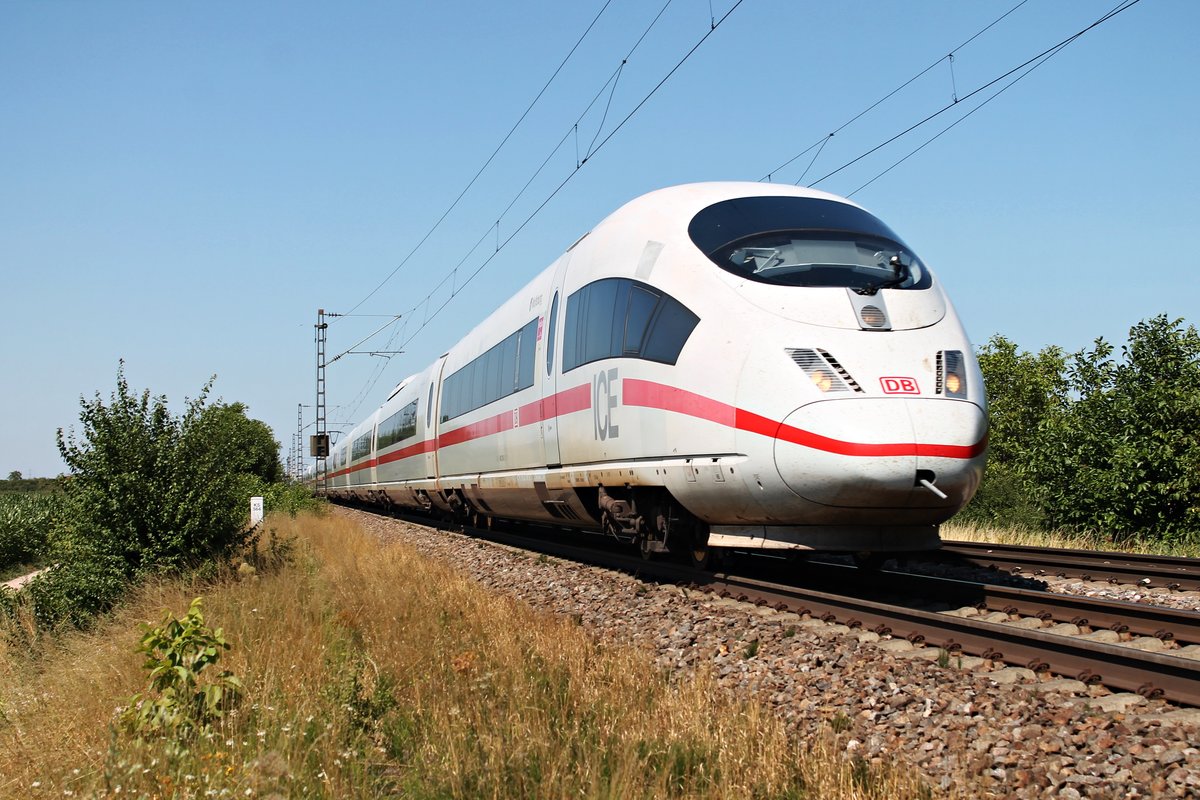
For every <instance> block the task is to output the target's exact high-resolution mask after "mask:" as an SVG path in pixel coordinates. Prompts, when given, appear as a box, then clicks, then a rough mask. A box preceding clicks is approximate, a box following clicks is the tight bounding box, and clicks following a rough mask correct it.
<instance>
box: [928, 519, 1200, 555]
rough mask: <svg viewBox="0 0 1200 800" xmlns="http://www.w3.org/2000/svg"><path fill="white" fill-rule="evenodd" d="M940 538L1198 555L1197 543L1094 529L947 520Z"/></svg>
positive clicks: (1080, 548)
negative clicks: (1114, 535) (1047, 528)
mask: <svg viewBox="0 0 1200 800" xmlns="http://www.w3.org/2000/svg"><path fill="white" fill-rule="evenodd" d="M941 537H942V539H947V540H957V541H963V542H990V543H994V544H1017V545H1026V546H1029V547H1058V548H1067V549H1071V550H1100V551H1105V552H1113V553H1149V554H1153V555H1164V556H1186V557H1188V558H1200V542H1195V541H1189V540H1182V541H1167V540H1165V539H1151V538H1126V539H1120V540H1114V539H1112V538H1110V537H1107V536H1104V535H1102V534H1100V533H1097V532H1085V533H1079V532H1074V531H1044V530H1038V529H1035V528H1024V527H1019V526H998V525H986V524H980V523H975V522H955V521H952V522H949V523H947V524H945V525H943V526H942V530H941Z"/></svg>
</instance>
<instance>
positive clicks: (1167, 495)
mask: <svg viewBox="0 0 1200 800" xmlns="http://www.w3.org/2000/svg"><path fill="white" fill-rule="evenodd" d="M979 359H980V366H981V368H982V370H983V373H984V383H985V385H986V387H987V392H988V402H989V405H990V412H989V413H990V418H991V432H990V447H989V463H988V468H987V472H986V474H985V476H984V482H983V485H982V487H981V489H980V491H979V493H978V495H977V496H976V499H975V500H974V501H973V502H972V503H971V505H970V506H969V507H968V508H967V509H966V510H965V512H964V517H966V518H968V519H976V520H985V521H992V522H1001V523H1020V524H1026V525H1042V526H1046V527H1061V528H1070V529H1076V530H1089V531H1095V532H1098V533H1100V534H1102V535H1105V536H1108V537H1111V538H1114V539H1121V538H1127V537H1156V538H1168V539H1180V538H1184V537H1193V536H1200V334H1197V332H1196V329H1195V327H1194V326H1190V325H1188V326H1185V325H1184V323H1183V320H1178V319H1176V320H1169V319H1168V318H1167V317H1166V316H1165V315H1159V316H1156V317H1154V318H1152V319H1149V320H1146V321H1143V322H1140V323H1138V324H1137V325H1135V326H1134V327H1133V328H1132V329H1131V330H1130V332H1129V340H1128V343H1127V344H1126V345H1125V346H1124V347H1122V348H1121V353H1120V356H1119V357H1118V356H1117V354H1116V351H1115V349H1114V348H1113V346H1112V345H1110V344H1109V343H1108V342H1106V341H1104V339H1097V340H1096V341H1095V342H1094V343H1093V345H1092V346H1091V347H1090V348H1085V349H1083V350H1080V351H1079V352H1077V353H1074V354H1072V355H1071V356H1069V357H1068V356H1064V355H1063V353H1062V351H1061V350H1060V349H1058V348H1055V347H1049V348H1046V349H1044V350H1042V351H1041V352H1040V353H1038V354H1037V355H1036V356H1035V355H1032V354H1030V353H1025V352H1020V351H1019V350H1018V349H1017V347H1016V345H1015V344H1013V343H1012V342H1010V341H1009V340H1007V339H1005V338H1004V337H1002V336H996V337H993V338H992V339H991V340H989V342H988V343H987V344H986V345H984V347H983V348H981V350H980V353H979Z"/></svg>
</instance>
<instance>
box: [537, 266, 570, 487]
mask: <svg viewBox="0 0 1200 800" xmlns="http://www.w3.org/2000/svg"><path fill="white" fill-rule="evenodd" d="M570 259H571V254H570V252H567V253H564V254H563V256H562V257H561V258H559V259H558V263H556V264H555V265H554V280H553V283H551V289H550V297H551V299H550V310H549V311H548V312H547V314H546V319H545V321H544V323H543V327H542V333H543V340H544V341H545V346H544V347H543V348H542V359H541V363H540V364H538V375H540V376H541V385H542V413H541V418H542V421H541V426H542V445H543V452H544V454H545V455H544V457H545V460H544V462H543V463H545V464H546V465H547V466H550V467H557V466H560V465H561V464H562V455H561V454H560V453H559V448H558V412H557V400H556V397H555V395H556V394H557V392H558V373H559V369H558V363H559V350H560V349H561V346H560V344H559V342H560V340H561V339H562V332H561V330H560V328H561V327H562V325H561V324H560V323H559V318H560V317H561V316H562V314H563V309H564V308H565V307H566V298H565V297H562V292H561V287H562V285H563V281H564V279H565V277H566V274H567V262H568V261H570Z"/></svg>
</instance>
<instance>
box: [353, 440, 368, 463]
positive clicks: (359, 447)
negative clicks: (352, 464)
mask: <svg viewBox="0 0 1200 800" xmlns="http://www.w3.org/2000/svg"><path fill="white" fill-rule="evenodd" d="M369 455H371V434H370V433H364V434H363V435H362V436H360V437H358V438H357V439H355V440H354V444H353V446H352V447H351V450H350V459H351V460H352V461H357V460H358V459H360V458H365V457H366V456H369Z"/></svg>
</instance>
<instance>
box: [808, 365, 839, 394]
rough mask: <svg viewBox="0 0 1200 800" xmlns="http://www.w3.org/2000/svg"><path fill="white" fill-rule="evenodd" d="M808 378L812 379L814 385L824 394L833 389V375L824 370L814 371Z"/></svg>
mask: <svg viewBox="0 0 1200 800" xmlns="http://www.w3.org/2000/svg"><path fill="white" fill-rule="evenodd" d="M808 377H810V378H812V382H813V385H814V386H816V387H817V388H818V389H820V390H821V391H822V392H828V391H829V390H830V389H832V388H833V380H834V378H833V375H832V374H830V373H829V372H826V371H825V370H823V369H817V370H813V371H812V372H810V373H809V375H808Z"/></svg>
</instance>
